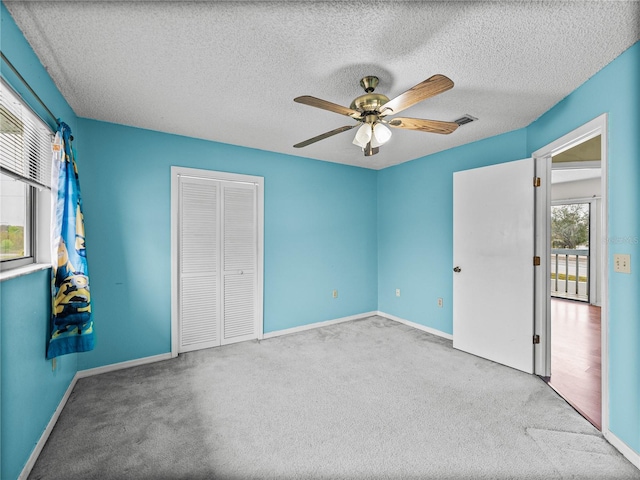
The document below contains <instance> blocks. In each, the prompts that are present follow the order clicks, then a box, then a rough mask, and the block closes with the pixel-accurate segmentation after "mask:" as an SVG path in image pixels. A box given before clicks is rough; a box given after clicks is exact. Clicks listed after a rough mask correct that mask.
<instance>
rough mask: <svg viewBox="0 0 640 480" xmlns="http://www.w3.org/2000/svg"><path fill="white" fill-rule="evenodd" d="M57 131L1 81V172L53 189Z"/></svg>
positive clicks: (40, 186)
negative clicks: (52, 145) (53, 141)
mask: <svg viewBox="0 0 640 480" xmlns="http://www.w3.org/2000/svg"><path fill="white" fill-rule="evenodd" d="M52 137H53V132H52V131H51V130H50V128H49V126H48V125H47V124H45V123H44V122H43V121H42V120H41V119H40V118H39V117H38V116H37V115H36V114H35V113H34V112H33V111H32V110H31V109H30V108H29V107H27V106H26V105H25V104H24V102H23V101H22V100H21V99H20V98H19V97H18V95H17V94H15V93H14V92H13V91H12V90H11V88H9V87H8V85H7V84H6V83H5V82H4V81H2V82H0V169H1V170H2V173H4V174H5V175H9V176H11V177H14V178H17V179H19V180H22V181H24V182H26V183H28V184H30V185H34V186H37V187H39V188H42V187H45V188H50V186H51V143H52V140H53V138H52Z"/></svg>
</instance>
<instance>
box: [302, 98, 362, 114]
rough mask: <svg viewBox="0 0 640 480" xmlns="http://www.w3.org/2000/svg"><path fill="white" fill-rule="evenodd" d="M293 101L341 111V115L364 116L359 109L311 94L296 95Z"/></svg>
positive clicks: (331, 110)
mask: <svg viewBox="0 0 640 480" xmlns="http://www.w3.org/2000/svg"><path fill="white" fill-rule="evenodd" d="M293 101H294V102H298V103H303V104H304V105H309V106H311V107H316V108H322V109H323V110H329V111H330V112H335V113H339V114H340V115H347V116H348V117H353V118H360V117H361V116H362V114H361V113H360V112H359V111H357V110H353V109H351V108H347V107H343V106H342V105H338V104H337V103H332V102H328V101H327V100H322V99H321V98H316V97H312V96H310V95H303V96H302V97H296V98H294V99H293Z"/></svg>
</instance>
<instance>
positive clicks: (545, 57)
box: [4, 0, 640, 169]
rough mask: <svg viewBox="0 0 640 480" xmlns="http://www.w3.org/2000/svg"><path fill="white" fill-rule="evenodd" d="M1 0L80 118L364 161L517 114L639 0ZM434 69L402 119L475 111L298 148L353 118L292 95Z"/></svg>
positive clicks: (625, 27)
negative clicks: (381, 139) (468, 118)
mask: <svg viewBox="0 0 640 480" xmlns="http://www.w3.org/2000/svg"><path fill="white" fill-rule="evenodd" d="M4 3H5V5H6V6H7V8H8V9H9V11H10V12H11V14H12V16H13V17H14V19H15V21H16V23H17V24H18V26H19V27H20V28H21V30H22V31H23V33H24V35H25V37H26V38H27V40H28V41H29V43H30V44H31V45H32V47H33V49H34V51H35V52H36V54H37V55H38V56H39V58H40V60H41V61H42V63H43V64H44V65H45V67H46V68H47V69H48V71H49V73H50V74H51V76H52V78H53V79H54V81H55V82H56V84H57V85H58V88H59V89H60V91H61V92H62V93H63V95H64V96H65V98H66V99H67V101H68V102H69V104H70V105H71V107H72V108H73V109H74V111H75V112H76V113H77V114H78V115H79V116H81V117H88V118H93V119H97V120H103V121H107V122H114V123H120V124H125V125H132V126H136V127H142V128H148V129H152V130H158V131H163V132H171V133H176V134H181V135H187V136H191V137H197V138H204V139H210V140H215V141H219V142H225V143H230V144H235V145H242V146H246V147H252V148H258V149H263V150H269V151H273V152H280V153H286V154H293V155H300V156H305V157H310V158H315V159H319V160H326V161H331V162H339V163H344V164H349V165H358V166H363V167H367V168H374V169H379V168H384V167H386V166H390V165H395V164H398V163H402V162H405V161H408V160H412V159H415V158H418V157H421V156H424V155H427V154H431V153H435V152H438V151H441V150H446V149H449V148H451V147H454V146H457V145H462V144H465V143H469V142H473V141H476V140H479V139H482V138H486V137H490V136H493V135H496V134H500V133H504V132H508V131H511V130H515V129H518V128H521V127H524V126H527V125H529V124H530V123H531V122H532V121H534V120H535V119H536V118H538V117H539V116H540V115H541V114H543V113H544V112H545V111H546V110H548V109H549V108H551V107H552V106H553V105H554V104H556V103H557V102H559V101H560V100H561V99H562V98H564V97H565V96H566V95H568V94H569V93H570V92H571V91H573V90H574V89H575V88H577V87H578V86H579V85H581V84H582V83H584V82H585V81H586V80H587V79H588V78H589V77H591V76H592V75H594V74H595V73H596V72H598V71H599V70H600V69H601V68H603V67H604V66H605V65H607V64H608V63H609V62H611V61H612V60H613V59H614V58H615V57H616V56H618V55H619V54H620V53H622V52H623V51H624V50H625V49H627V48H628V47H629V46H631V45H632V44H633V43H635V42H636V41H637V40H638V39H639V38H640V34H639V32H640V27H639V25H640V3H639V2H637V1H632V2H625V1H571V2H555V1H554V2H531V1H510V2H459V1H448V2H376V1H358V2H169V1H156V2H142V1H130V2H109V1H101V2H98V1H94V2H77V1H76V2H67V1H49V2H38V1H24V0H22V1H5V2H4ZM436 73H441V74H444V75H446V76H448V77H449V78H451V79H452V80H453V81H454V82H455V86H454V88H453V89H452V90H449V91H448V92H445V93H443V94H441V95H438V96H437V97H433V98H431V99H428V100H425V101H424V102H422V103H420V104H417V105H415V106H413V107H411V108H409V109H407V110H405V111H404V112H403V113H402V116H406V117H417V118H427V119H434V120H446V121H453V120H455V119H457V118H459V117H460V116H462V115H464V114H470V115H472V116H474V117H477V118H479V121H477V122H474V123H471V124H468V125H465V126H463V127H460V128H459V129H458V130H457V131H455V132H454V133H452V134H450V135H437V134H431V133H422V132H417V131H409V130H400V129H394V130H393V137H392V138H391V140H390V141H389V143H388V144H386V145H384V146H382V147H381V148H380V153H379V154H377V155H375V156H372V157H364V156H363V154H362V152H361V150H360V149H359V148H358V147H356V146H355V145H352V143H351V141H352V139H353V136H354V134H355V130H350V131H348V132H346V133H341V134H338V135H336V136H333V137H331V138H328V139H326V140H323V141H321V142H318V143H315V144H313V145H310V146H308V147H306V148H303V149H294V148H293V145H294V144H295V143H298V142H301V141H303V140H306V139H308V138H310V137H314V136H316V135H319V134H321V133H324V132H326V131H328V130H332V129H335V128H337V127H340V126H344V125H350V124H352V123H354V121H353V120H351V119H350V118H348V117H345V116H341V115H338V114H335V113H331V112H326V111H323V110H319V109H317V108H313V107H309V106H306V105H301V104H297V103H294V102H293V98H294V97H297V96H300V95H312V96H315V97H320V98H322V99H325V100H329V101H331V102H334V103H338V104H341V105H345V106H348V105H349V104H350V103H351V100H353V99H354V98H355V97H357V96H359V95H361V94H363V93H364V92H363V91H362V89H361V87H360V86H359V80H360V78H361V77H363V76H365V75H376V76H378V77H379V78H380V85H379V86H378V88H377V89H376V92H377V93H384V94H386V95H387V96H388V97H390V98H393V97H394V96H396V95H398V94H400V93H402V92H404V91H405V90H407V89H409V88H410V87H412V86H413V85H415V84H417V83H419V82H421V81H422V80H424V79H426V78H428V77H430V76H431V75H434V74H436Z"/></svg>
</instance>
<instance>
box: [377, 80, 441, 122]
mask: <svg viewBox="0 0 640 480" xmlns="http://www.w3.org/2000/svg"><path fill="white" fill-rule="evenodd" d="M450 88H453V81H452V80H451V79H450V78H448V77H445V76H444V75H434V76H433V77H430V78H427V79H426V80H425V81H424V82H421V83H419V84H417V85H416V86H414V87H411V88H410V89H409V90H407V91H406V92H404V93H401V94H400V95H398V96H397V97H396V98H394V99H391V100H389V101H388V102H387V103H385V104H384V105H383V106H382V112H381V113H382V115H392V114H395V113H399V112H401V111H402V110H404V109H406V108H409V107H410V106H412V105H415V104H416V103H418V102H421V101H422V100H426V99H427V98H430V97H433V96H435V95H438V94H439V93H442V92H446V91H447V90H449V89H450Z"/></svg>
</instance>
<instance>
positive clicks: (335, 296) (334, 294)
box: [333, 290, 338, 298]
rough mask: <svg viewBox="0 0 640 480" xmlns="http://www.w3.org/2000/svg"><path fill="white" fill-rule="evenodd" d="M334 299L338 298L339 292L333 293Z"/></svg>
mask: <svg viewBox="0 0 640 480" xmlns="http://www.w3.org/2000/svg"><path fill="white" fill-rule="evenodd" d="M333 298H338V290H334V291H333Z"/></svg>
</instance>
